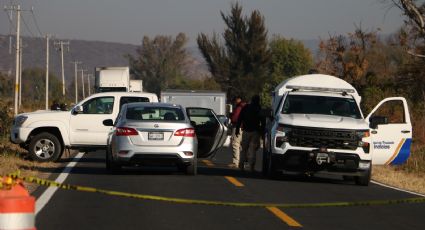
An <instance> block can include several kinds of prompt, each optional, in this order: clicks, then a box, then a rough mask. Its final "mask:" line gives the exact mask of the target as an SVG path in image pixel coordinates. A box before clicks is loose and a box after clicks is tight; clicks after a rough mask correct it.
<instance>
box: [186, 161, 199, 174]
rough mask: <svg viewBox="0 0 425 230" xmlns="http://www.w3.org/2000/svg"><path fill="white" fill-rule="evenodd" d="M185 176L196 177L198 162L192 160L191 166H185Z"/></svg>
mask: <svg viewBox="0 0 425 230" xmlns="http://www.w3.org/2000/svg"><path fill="white" fill-rule="evenodd" d="M186 174H187V175H191V176H196V174H198V161H197V160H196V158H195V159H193V162H192V164H190V165H188V166H186Z"/></svg>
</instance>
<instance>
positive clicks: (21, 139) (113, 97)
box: [10, 92, 158, 161]
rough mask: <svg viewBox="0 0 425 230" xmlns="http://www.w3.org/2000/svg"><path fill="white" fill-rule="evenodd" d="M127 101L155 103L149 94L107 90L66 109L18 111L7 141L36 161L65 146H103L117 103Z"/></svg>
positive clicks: (49, 157)
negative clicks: (22, 149) (17, 146)
mask: <svg viewBox="0 0 425 230" xmlns="http://www.w3.org/2000/svg"><path fill="white" fill-rule="evenodd" d="M131 102H158V97H157V96H156V95H155V94H152V93H133V92H107V93H98V94H93V95H91V96H90V97H87V98H85V99H84V100H82V101H81V102H79V103H78V104H77V105H75V106H74V107H73V108H72V109H71V110H70V111H36V112H31V113H23V114H18V115H17V116H16V117H15V119H14V122H13V126H12V129H11V134H10V140H11V142H13V143H16V144H19V145H20V146H21V147H23V148H25V149H27V150H28V152H29V155H30V157H31V158H32V159H33V160H36V161H56V160H57V159H59V158H60V157H61V155H62V153H63V151H64V149H65V148H71V149H79V150H84V149H98V148H105V147H106V145H107V143H106V142H107V136H108V132H109V130H110V128H111V127H108V126H105V125H104V124H103V121H104V120H106V119H112V120H115V118H116V117H117V115H118V114H119V112H120V109H121V106H122V105H123V104H126V103H131Z"/></svg>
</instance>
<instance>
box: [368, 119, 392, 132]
mask: <svg viewBox="0 0 425 230" xmlns="http://www.w3.org/2000/svg"><path fill="white" fill-rule="evenodd" d="M385 124H388V118H387V117H384V116H373V117H370V118H369V127H370V128H372V129H376V128H377V127H378V125H385Z"/></svg>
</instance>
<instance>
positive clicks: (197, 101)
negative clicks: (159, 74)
mask: <svg viewBox="0 0 425 230" xmlns="http://www.w3.org/2000/svg"><path fill="white" fill-rule="evenodd" d="M161 102H166V103H174V104H180V105H182V106H184V107H203V108H210V109H212V110H214V112H215V113H216V114H217V115H223V116H225V115H226V93H224V92H220V91H210V90H166V91H163V92H161Z"/></svg>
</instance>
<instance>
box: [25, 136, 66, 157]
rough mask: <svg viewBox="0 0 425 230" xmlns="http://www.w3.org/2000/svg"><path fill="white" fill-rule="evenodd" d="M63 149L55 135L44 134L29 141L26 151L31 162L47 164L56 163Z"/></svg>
mask: <svg viewBox="0 0 425 230" xmlns="http://www.w3.org/2000/svg"><path fill="white" fill-rule="evenodd" d="M63 149H64V148H63V146H62V144H61V142H60V141H59V139H58V138H57V137H56V136H55V135H53V134H51V133H48V132H44V133H39V134H37V135H35V137H33V138H32V139H31V141H30V145H29V148H28V151H29V156H30V158H31V159H32V160H34V161H38V162H49V161H57V160H58V159H59V158H60V157H61V155H62V151H63Z"/></svg>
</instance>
